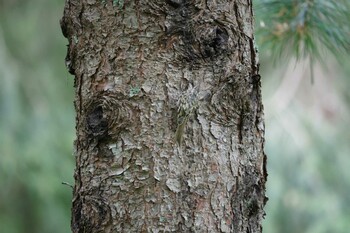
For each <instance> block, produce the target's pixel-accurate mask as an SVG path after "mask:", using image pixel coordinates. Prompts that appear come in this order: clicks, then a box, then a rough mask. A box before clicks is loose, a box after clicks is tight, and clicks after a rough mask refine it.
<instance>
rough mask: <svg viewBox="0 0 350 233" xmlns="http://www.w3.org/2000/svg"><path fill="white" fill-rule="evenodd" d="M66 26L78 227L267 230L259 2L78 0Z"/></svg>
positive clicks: (71, 3)
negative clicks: (186, 104) (186, 102)
mask: <svg viewBox="0 0 350 233" xmlns="http://www.w3.org/2000/svg"><path fill="white" fill-rule="evenodd" d="M61 27H62V32H63V34H64V36H65V37H67V39H68V41H69V45H68V52H67V57H66V64H67V67H68V69H69V71H70V72H71V73H72V74H74V75H75V91H76V95H75V109H76V113H77V116H76V132H77V136H76V140H75V157H76V169H75V175H74V177H75V187H74V195H73V201H72V203H73V206H72V225H71V226H72V231H73V232H74V233H83V232H84V233H90V232H106V233H107V232H237V233H241V232H245V233H246V232H261V231H262V229H261V220H262V218H263V216H264V211H263V207H264V205H265V202H266V197H265V182H266V176H267V174H266V168H265V166H266V156H265V155H264V151H263V145H264V122H263V106H262V102H261V94H260V76H259V74H258V72H259V71H258V58H257V52H256V49H255V47H254V37H253V13H252V3H251V0H231V1H227V0H226V1H224V0H212V1H208V0H165V1H160V0H152V1H150V0H143V1H139V0H124V1H123V0H114V1H111V0H105V1H104V0H101V1H97V0H80V1H79V0H67V1H66V4H65V9H64V16H63V18H62V20H61ZM193 90H195V92H196V94H195V95H194V102H196V104H197V107H196V108H195V109H194V110H193V112H192V113H191V114H190V115H189V117H188V122H187V124H186V125H185V127H184V130H183V135H182V143H177V140H176V139H175V132H177V129H178V126H177V124H178V119H177V113H178V108H179V106H178V105H179V104H180V102H179V99H181V98H182V97H183V96H186V95H187V94H188V93H189V92H191V91H192V92H193Z"/></svg>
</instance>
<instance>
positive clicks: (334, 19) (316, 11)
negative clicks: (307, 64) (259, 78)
mask: <svg viewBox="0 0 350 233" xmlns="http://www.w3.org/2000/svg"><path fill="white" fill-rule="evenodd" d="M349 12H350V1H349V0H279V1H277V0H255V14H256V33H257V34H256V35H257V42H258V44H259V46H260V47H261V48H262V49H263V50H264V51H266V50H267V51H270V52H271V56H272V57H273V58H274V59H275V60H279V61H280V60H286V61H288V60H289V59H290V58H296V59H297V60H300V59H305V58H308V59H310V60H311V61H312V60H319V61H321V62H322V61H323V62H324V61H325V59H324V58H325V56H327V54H329V53H331V54H333V55H334V56H335V57H336V58H337V57H339V56H340V55H344V54H350V13H349Z"/></svg>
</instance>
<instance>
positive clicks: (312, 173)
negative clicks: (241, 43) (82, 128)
mask: <svg viewBox="0 0 350 233" xmlns="http://www.w3.org/2000/svg"><path fill="white" fill-rule="evenodd" d="M276 2H279V3H278V4H276ZM310 2H311V3H312V4H311V5H310ZM255 3H256V4H255V12H256V31H257V33H256V39H257V44H258V47H259V52H260V63H261V76H262V88H263V102H264V106H265V120H266V126H265V128H266V149H265V151H266V154H267V155H268V173H269V177H268V183H267V196H268V197H269V201H268V203H267V206H266V208H265V210H266V219H265V220H264V223H263V226H264V232H267V233H280V232H284V233H300V232H303V233H326V232H332V233H347V232H348V229H350V221H348V220H349V219H350V205H349V203H350V169H349V165H350V132H349V128H348V126H349V125H350V92H349V91H348V90H349V89H350V78H349V77H350V59H349V51H350V47H349V45H350V39H349V38H350V29H349V26H346V25H347V24H348V22H350V21H349V17H350V16H346V14H343V13H344V12H349V10H350V6H349V3H347V1H344V2H343V1H342V0H339V1H327V0H324V1H322V0H314V1H309V0H308V1H306V0H305V1H301V0H283V1H272V0H255ZM306 3H308V4H306ZM322 4H324V5H322ZM339 4H344V5H339ZM63 6H64V1H63V0H51V1H45V0H32V1H25V0H0V226H1V232H6V233H65V232H70V207H71V197H72V190H71V188H70V187H69V185H62V182H64V183H67V184H73V182H74V181H73V170H74V157H73V155H72V153H73V140H74V138H75V135H74V134H75V131H74V130H75V128H74V127H75V126H74V122H75V113H74V107H73V96H74V89H73V81H74V80H73V76H71V75H70V74H69V73H68V71H67V70H66V68H65V65H64V58H65V55H66V45H67V41H66V39H65V38H64V37H63V36H62V33H61V31H60V27H59V19H60V18H61V17H62V14H63ZM341 9H343V10H344V12H343V10H341ZM314 15H316V16H315V17H314V18H312V16H314ZM322 15H323V16H322ZM317 16H320V18H317ZM326 16H331V17H330V19H332V20H329V17H326ZM313 23H314V24H313ZM305 25H306V26H307V27H306V26H305ZM310 55H311V56H310ZM310 62H311V63H312V66H310ZM311 67H313V68H311Z"/></svg>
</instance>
